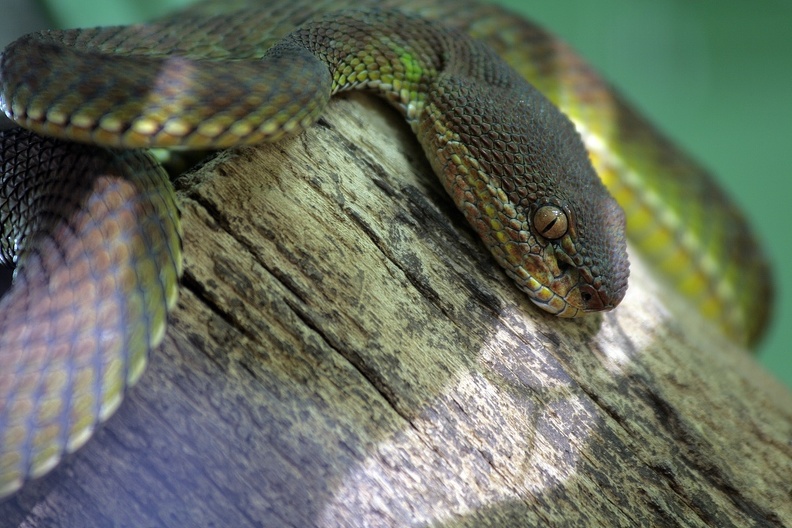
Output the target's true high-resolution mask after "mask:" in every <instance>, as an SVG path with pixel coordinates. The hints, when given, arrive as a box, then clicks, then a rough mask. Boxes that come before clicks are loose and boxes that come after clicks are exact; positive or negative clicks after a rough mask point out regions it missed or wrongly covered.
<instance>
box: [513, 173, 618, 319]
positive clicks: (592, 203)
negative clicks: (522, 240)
mask: <svg viewBox="0 0 792 528" xmlns="http://www.w3.org/2000/svg"><path fill="white" fill-rule="evenodd" d="M569 167H573V168H575V170H578V171H579V170H582V171H584V173H585V172H588V170H589V169H586V168H585V166H584V167H583V168H582V169H581V167H579V166H578V167H575V164H572V165H569ZM591 171H592V172H593V169H591ZM594 177H595V178H596V175H594ZM583 180H584V181H585V180H589V182H590V183H591V181H590V180H591V176H590V175H589V176H586V177H584V178H583ZM566 181H568V180H566ZM570 183H571V182H570ZM595 183H599V181H598V180H595ZM574 185H575V184H574V183H572V186H574ZM599 185H600V186H601V184H599ZM580 190H581V191H584V190H585V193H584V194H580V195H576V196H584V197H585V198H583V199H579V200H572V199H569V198H566V199H561V198H559V197H558V196H551V197H545V198H543V199H542V200H541V201H539V202H538V203H535V204H533V205H532V206H531V208H530V215H529V219H530V229H531V234H532V235H533V242H534V243H535V244H536V245H537V246H538V250H537V247H536V246H535V247H534V249H533V250H531V252H530V254H529V255H525V254H523V255H521V256H519V257H518V259H519V258H522V259H523V261H525V260H526V259H528V260H529V261H530V260H533V259H534V258H536V259H537V260H538V262H537V263H536V265H535V266H534V267H533V269H534V272H533V274H532V276H531V277H530V278H528V279H527V280H525V279H521V278H520V277H521V274H519V273H517V274H515V280H516V281H517V284H518V286H520V288H521V289H523V290H524V291H526V292H527V293H528V294H529V296H530V298H531V300H532V301H533V302H534V303H535V304H536V305H538V306H539V307H541V308H543V309H544V310H546V311H548V312H551V313H553V314H555V315H558V316H561V317H577V316H579V315H582V314H585V313H587V312H598V311H604V310H610V309H612V308H614V307H615V306H616V305H618V304H619V302H621V300H622V298H623V297H624V294H625V292H626V290H627V278H628V275H629V264H628V260H627V252H626V251H627V250H626V241H625V235H624V233H625V220H624V213H623V212H622V210H621V208H620V207H619V206H618V204H617V203H616V201H615V200H614V199H613V198H611V196H610V195H609V194H607V191H605V192H604V194H603V192H602V191H604V188H603V189H597V188H596V186H592V185H588V186H585V188H584V189H580ZM565 194H568V193H565ZM520 250H521V251H522V252H523V253H524V252H525V251H526V250H528V246H523V247H522V248H520ZM533 255H535V257H534V256H533ZM537 286H538V287H537Z"/></svg>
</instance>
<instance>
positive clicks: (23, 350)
mask: <svg viewBox="0 0 792 528" xmlns="http://www.w3.org/2000/svg"><path fill="white" fill-rule="evenodd" d="M351 89H367V90H369V91H372V92H374V93H377V94H379V95H380V96H382V97H383V98H384V99H386V100H387V101H389V102H390V103H391V104H392V105H394V106H395V107H396V108H397V109H398V110H399V111H400V112H401V113H402V115H403V116H404V118H405V119H406V121H407V122H408V123H409V125H410V127H411V128H412V130H413V132H414V133H415V135H416V137H417V138H418V141H419V142H420V144H421V145H422V147H423V149H424V152H425V153H426V155H427V158H428V159H429V161H430V164H431V166H432V169H433V171H434V172H435V174H436V175H437V176H438V177H439V178H440V181H441V182H442V184H443V186H444V188H445V189H446V191H447V192H448V194H449V196H450V197H451V199H452V200H453V201H454V203H455V204H456V205H457V207H458V208H459V209H460V210H461V211H462V213H463V215H464V216H465V218H466V219H467V221H468V222H469V223H470V225H471V226H472V228H473V229H474V230H475V232H476V233H477V234H478V235H479V237H480V238H481V240H482V242H483V245H484V246H485V247H486V248H487V249H489V251H490V252H491V253H492V255H493V258H494V259H495V261H496V262H497V263H498V264H500V266H501V267H502V268H503V269H504V271H505V273H506V274H507V275H508V276H509V277H511V278H512V279H513V280H514V282H515V283H516V285H517V287H518V288H519V289H520V290H522V291H524V292H525V293H526V294H527V295H528V297H529V298H530V299H531V301H533V303H534V304H536V305H537V306H539V307H540V308H542V309H543V310H545V311H548V312H550V313H552V314H555V315H558V316H561V317H577V316H580V315H583V314H585V313H589V312H598V311H603V310H610V309H612V308H614V307H615V306H617V305H618V304H619V302H620V301H621V300H622V298H623V297H624V294H625V291H626V289H627V279H628V275H629V265H628V260H627V253H626V237H627V236H629V237H630V238H631V240H632V241H633V243H634V244H635V245H636V247H637V248H638V249H639V250H640V251H642V252H643V253H644V255H645V256H646V257H647V259H648V260H649V261H650V262H652V263H653V264H654V265H655V267H656V268H657V269H659V270H660V271H662V272H663V273H665V275H666V277H667V279H668V282H669V284H670V285H671V286H673V287H675V288H676V289H677V290H679V291H682V292H683V293H685V294H686V295H688V297H689V298H690V299H691V302H692V303H694V304H695V305H696V306H697V307H698V308H699V310H700V311H701V312H702V313H703V314H704V315H705V316H706V317H708V318H709V319H711V320H713V321H714V322H715V323H716V324H719V325H720V326H721V328H722V329H723V331H724V332H726V333H727V334H729V335H731V336H732V337H734V338H735V339H738V340H740V341H743V342H745V343H753V342H755V341H756V340H758V338H759V336H760V335H761V334H762V332H763V329H764V327H765V326H766V321H767V319H768V314H769V305H770V298H771V294H770V292H771V291H772V290H771V283H770V272H769V267H768V265H767V263H766V259H765V258H764V256H763V255H764V253H763V251H762V250H761V248H760V247H759V246H758V244H757V242H756V241H755V237H753V235H752V232H751V230H750V228H749V227H748V225H747V222H746V221H745V219H744V218H743V216H742V214H741V213H740V212H739V211H738V210H737V209H736V207H735V206H734V205H733V204H732V202H731V201H730V200H729V198H728V197H726V196H725V195H724V194H723V193H722V191H720V190H719V189H718V188H717V187H716V186H715V184H714V181H713V180H712V178H711V177H710V176H709V175H708V174H707V173H706V171H704V170H703V169H701V168H700V167H699V166H698V165H697V164H696V163H695V162H694V161H693V160H691V159H690V158H689V157H687V156H686V155H685V154H684V153H682V152H680V151H679V150H677V149H676V148H675V147H674V146H673V145H672V144H671V143H670V142H669V141H668V140H667V139H666V138H664V137H663V136H662V135H660V134H659V133H658V132H656V131H655V130H654V129H653V128H652V127H651V126H650V125H649V124H648V123H646V122H645V121H644V120H643V119H642V118H641V117H640V116H639V115H638V114H637V113H635V112H634V111H633V110H632V109H631V108H630V107H629V105H627V104H626V103H625V102H624V101H623V100H622V99H621V98H620V96H619V95H618V94H617V93H616V92H615V91H614V90H612V88H611V87H610V86H608V85H607V83H605V82H604V81H602V80H601V79H600V78H599V77H598V76H597V75H596V74H595V73H594V72H593V71H591V69H590V68H588V67H587V66H586V65H585V63H584V62H582V61H581V59H579V58H578V57H577V55H575V54H574V53H573V52H572V51H571V50H570V49H569V48H568V47H567V46H565V45H564V44H563V43H562V42H560V41H558V40H557V39H555V38H554V37H552V36H551V35H549V34H547V33H546V32H544V31H543V30H541V29H540V28H538V27H536V26H535V25H533V24H531V23H530V22H528V21H525V20H522V19H520V18H518V17H516V16H514V15H512V14H511V13H509V12H507V11H504V10H502V9H499V8H496V7H494V6H488V5H482V4H478V3H476V2H474V1H463V2H452V1H449V0H431V1H427V0H420V1H418V0H382V1H374V0H360V1H357V2H346V1H343V0H315V1H311V2H308V1H307V0H292V1H288V2H287V1H285V0H273V1H270V2H266V1H263V0H224V1H219V0H206V1H203V2H199V3H197V4H195V5H194V6H192V7H190V8H188V9H186V10H185V11H183V12H181V13H177V14H174V15H171V16H168V17H165V18H163V19H161V20H158V21H154V22H152V23H150V24H146V25H136V26H126V27H108V28H94V29H84V30H66V31H48V32H41V33H36V34H33V35H29V36H25V37H22V38H21V39H19V40H17V41H16V42H14V43H12V44H11V45H9V46H8V47H7V48H6V49H5V50H4V51H3V53H2V55H1V56H0V109H1V110H2V111H3V113H5V114H6V115H7V116H8V117H9V118H11V119H12V120H14V121H15V122H16V123H17V124H18V125H20V126H21V127H22V128H15V129H12V130H9V131H2V132H0V166H2V172H1V173H0V223H2V226H3V236H2V238H1V239H0V260H1V261H2V262H4V263H6V264H11V265H14V266H16V270H15V279H14V284H13V286H12V288H11V290H10V291H9V292H8V293H7V294H6V295H5V296H4V297H3V298H2V299H0V498H2V497H3V496H8V495H10V494H11V493H13V492H15V491H16V490H18V489H19V488H20V487H22V485H23V484H24V483H25V482H26V481H28V480H29V479H32V478H35V477H38V476H41V475H43V474H45V473H47V472H48V471H49V470H50V469H52V468H53V467H54V466H55V465H56V464H57V463H58V462H59V460H60V459H61V457H62V456H63V454H65V453H68V452H72V451H74V450H76V449H78V448H79V447H80V446H82V445H83V444H84V443H85V442H86V441H87V440H88V438H89V437H90V436H91V435H92V433H93V431H94V430H95V428H96V426H97V424H99V423H101V422H102V421H104V420H105V419H106V418H107V417H108V416H110V415H111V414H112V413H113V412H114V411H115V409H117V407H118V405H119V404H120V402H121V400H122V398H123V395H124V392H125V390H126V389H127V388H128V387H129V386H131V385H132V384H134V383H135V382H136V380H137V379H138V378H139V377H140V375H141V374H142V372H143V370H144V368H145V365H146V362H147V359H148V357H149V354H150V353H151V351H152V349H153V348H155V347H156V346H158V344H159V343H160V342H161V341H162V338H163V336H164V332H165V326H166V319H167V314H168V311H169V310H170V309H171V308H172V307H173V306H174V304H175V300H176V296H177V289H178V281H179V277H180V275H181V271H182V256H181V226H180V223H179V213H178V207H177V203H176V198H175V196H174V193H173V189H172V187H171V184H170V182H169V181H168V178H167V175H166V174H165V172H164V170H163V169H162V168H161V167H160V166H159V164H158V163H157V162H156V161H155V160H154V159H153V158H152V157H151V156H150V155H149V154H147V153H146V151H144V150H137V149H145V148H149V147H170V148H182V149H207V148H226V147H233V146H237V145H245V144H256V143H261V142H264V141H277V140H278V139H280V138H282V137H283V136H285V135H287V134H295V133H299V132H300V131H302V130H304V129H305V128H307V127H309V126H311V125H312V124H313V123H314V122H315V121H316V120H317V119H318V118H319V116H320V115H321V113H322V111H323V110H324V108H325V107H326V105H327V103H328V101H329V100H330V98H331V96H332V95H333V94H335V93H338V92H341V91H345V90H351ZM556 105H559V106H560V107H561V108H560V109H559V106H556ZM606 187H607V188H606ZM625 212H626V215H625ZM736 247H739V248H741V249H742V251H734V250H733V249H734V248H736Z"/></svg>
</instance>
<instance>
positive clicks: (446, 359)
mask: <svg viewBox="0 0 792 528" xmlns="http://www.w3.org/2000/svg"><path fill="white" fill-rule="evenodd" d="M177 188H178V189H179V193H180V197H181V204H182V208H183V222H184V230H185V254H186V273H185V276H184V279H183V281H182V283H183V287H182V290H181V297H180V301H179V305H178V307H177V309H176V311H175V312H174V314H173V316H172V318H171V324H170V326H169V329H168V335H167V338H166V342H165V344H164V346H163V347H161V350H159V351H157V353H155V354H154V355H153V357H152V358H151V362H150V365H149V367H148V369H147V371H146V373H145V374H144V376H143V377H142V379H141V381H140V382H139V384H138V385H137V386H136V387H135V388H133V389H132V390H130V391H129V393H128V396H127V398H126V401H125V402H124V403H123V404H122V406H121V408H120V410H119V411H118V413H117V414H116V415H115V416H113V417H112V418H111V419H110V420H109V421H108V423H107V424H106V425H105V426H104V427H103V428H101V429H100V430H99V432H98V433H97V434H96V436H95V438H93V439H92V440H91V441H90V442H89V443H88V445H87V446H86V447H85V448H83V449H82V450H80V451H79V452H77V453H76V454H74V455H72V456H70V457H68V458H67V459H66V461H65V462H64V463H63V464H62V465H61V466H59V467H58V468H57V469H56V470H55V471H53V472H52V473H51V474H50V475H48V476H46V477H45V478H43V479H40V480H38V481H36V482H33V483H31V484H29V485H28V486H26V487H25V488H24V489H23V490H22V492H20V493H18V494H17V495H15V496H13V497H12V498H11V499H9V500H7V501H6V502H5V503H3V504H0V520H2V521H3V526H30V527H36V526H82V527H85V526H178V527H184V526H235V527H247V526H300V527H307V526H322V527H328V526H389V527H390V526H455V527H459V526H533V525H553V526H560V525H564V526H566V525H569V526H637V525H645V526H718V527H723V526H783V525H787V524H788V523H792V394H790V392H789V391H788V390H787V389H785V388H784V387H782V386H781V385H780V384H779V383H777V382H776V381H775V380H774V379H772V378H771V377H770V376H768V375H767V373H765V372H764V371H762V369H761V368H760V367H759V366H758V365H757V363H756V362H755V360H754V359H753V358H752V357H751V356H750V355H748V354H746V352H745V351H744V350H741V349H740V348H738V347H736V346H734V345H733V344H732V343H730V342H728V340H726V339H725V338H723V337H722V336H721V335H720V334H718V332H717V330H715V329H713V328H712V327H710V326H709V325H708V324H707V323H705V322H703V321H702V320H701V319H699V318H698V316H697V315H696V314H694V313H691V312H690V309H689V308H688V306H687V305H686V303H685V302H684V301H682V300H680V299H677V298H675V297H674V296H673V294H671V293H668V290H666V288H665V287H664V286H663V284H662V283H660V282H658V281H657V279H655V278H654V277H653V276H652V275H651V274H650V273H649V272H648V271H647V269H646V267H645V266H644V264H643V263H642V261H641V259H640V257H639V256H637V255H632V256H631V258H632V276H631V284H630V289H629V292H628V294H627V297H626V299H625V301H624V303H623V304H622V305H621V306H620V307H619V308H618V309H616V310H615V311H613V312H610V313H607V314H602V315H593V316H589V317H586V318H583V319H578V320H562V319H558V318H555V317H552V316H549V315H547V314H545V313H544V312H541V311H540V310H538V309H537V308H535V307H534V306H533V305H532V304H531V303H530V302H529V301H528V299H527V298H526V297H525V295H524V294H522V293H521V292H520V291H519V290H517V288H516V287H514V286H513V284H512V283H511V281H510V280H509V279H508V278H507V277H506V276H505V275H504V274H503V272H502V271H501V270H500V269H499V268H498V267H497V265H496V264H495V263H494V261H493V260H492V258H491V257H490V256H489V254H488V253H487V252H486V250H485V249H484V248H483V247H482V245H481V244H480V243H479V241H478V240H477V239H476V238H475V234H474V233H473V232H472V230H471V229H470V228H469V227H468V226H467V225H466V223H465V222H464V219H463V218H462V216H461V214H460V213H458V212H457V211H456V209H455V208H454V206H453V204H452V202H451V200H450V199H449V198H448V197H447V196H446V195H445V193H444V191H443V190H442V188H441V186H440V184H439V182H438V181H437V180H436V178H434V176H432V174H431V170H430V168H429V166H428V164H427V162H426V161H425V159H424V157H423V154H422V153H421V151H420V147H419V146H418V145H417V143H416V141H415V139H414V138H413V136H412V134H411V133H410V131H409V130H408V128H407V126H406V125H405V124H404V123H403V122H402V120H401V119H400V118H399V116H398V115H396V113H395V112H394V111H392V110H390V109H388V108H386V107H385V105H384V104H381V103H380V102H379V101H375V100H372V99H370V98H368V97H366V96H365V95H362V94H356V95H353V96H349V97H342V98H339V99H337V100H336V101H334V103H333V104H332V105H331V109H330V111H329V112H328V114H327V116H326V117H325V118H324V119H323V120H322V121H321V122H320V123H319V125H318V126H315V127H313V128H312V129H311V130H309V131H308V132H307V133H304V134H302V135H300V136H298V137H296V138H292V139H288V140H285V141H282V142H280V143H277V144H275V145H270V146H264V147H261V148H244V149H239V150H236V151H229V152H226V153H223V154H220V155H219V156H218V157H217V158H216V159H214V160H212V161H210V162H208V163H207V164H205V166H203V167H202V168H201V169H200V170H197V171H196V172H192V173H190V174H188V175H186V176H183V177H181V178H180V179H179V180H178V181H177Z"/></svg>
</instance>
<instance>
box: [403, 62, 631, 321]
mask: <svg viewBox="0 0 792 528" xmlns="http://www.w3.org/2000/svg"><path fill="white" fill-rule="evenodd" d="M494 60H495V59H494V58H493V61H494ZM501 71H503V72H506V73H505V75H506V79H504V80H502V82H499V83H495V85H494V86H493V85H486V84H485V83H474V82H468V80H467V79H466V78H464V77H462V76H459V77H454V76H448V77H446V78H444V79H443V80H442V81H443V83H444V84H442V85H441V86H440V87H439V88H438V89H437V94H439V95H438V96H437V97H436V98H433V99H431V100H430V104H429V105H427V113H426V116H425V118H424V120H423V122H422V123H421V125H420V126H419V127H418V131H419V137H420V138H421V141H422V143H423V144H424V150H425V151H426V152H427V154H428V156H429V159H430V161H431V162H432V165H433V167H434V169H435V172H436V173H437V174H438V175H441V180H442V181H443V185H444V186H445V188H446V190H447V191H448V193H449V194H450V195H451V196H452V197H453V199H454V201H455V202H456V204H457V207H459V208H460V210H462V212H463V213H464V215H465V217H466V218H467V220H468V222H469V223H470V224H471V225H472V226H473V227H474V229H475V230H476V231H477V232H478V234H479V236H480V237H481V239H482V240H483V242H484V244H485V245H486V246H487V247H488V248H489V250H490V252H491V253H492V255H493V256H494V257H495V260H496V261H497V262H498V263H499V264H500V265H501V266H502V267H503V268H504V270H505V271H506V274H507V275H509V276H510V277H511V278H512V279H514V280H515V282H516V283H517V286H518V287H519V288H520V289H522V290H523V291H525V292H526V293H527V294H528V296H529V297H530V299H531V300H532V301H533V302H534V303H535V304H536V305H538V306H539V307H541V308H543V309H544V310H546V311H548V312H550V313H553V314H555V315H559V316H561V317H576V316H579V315H582V314H584V313H587V312H596V311H602V310H610V309H612V308H614V307H615V306H616V305H617V304H619V302H620V301H621V300H622V298H623V297H624V294H625V292H626V290H627V277H628V275H629V261H628V258H627V247H626V241H625V219H624V213H623V212H622V210H621V208H620V207H619V205H618V204H617V203H616V201H615V200H614V199H613V197H611V195H610V194H609V193H608V191H607V189H606V188H605V186H604V185H603V184H602V182H601V181H600V179H599V177H598V176H597V174H596V172H595V171H594V168H593V167H592V165H591V162H590V160H589V156H588V152H587V150H586V148H585V146H584V145H583V141H582V139H581V138H580V135H579V134H578V133H577V131H576V130H575V127H574V125H573V124H572V122H571V121H570V120H569V119H568V118H567V117H566V116H565V115H564V114H563V113H562V112H561V111H560V110H559V109H558V108H556V107H555V106H554V105H553V104H552V103H551V102H550V101H548V100H547V99H546V98H545V97H544V96H543V95H541V94H540V93H539V92H538V91H537V90H536V89H535V88H534V87H533V86H531V85H529V84H528V83H527V82H525V81H524V80H522V79H521V78H519V79H518V78H516V77H515V76H512V75H511V74H510V73H509V72H510V70H501ZM515 75H516V74H515Z"/></svg>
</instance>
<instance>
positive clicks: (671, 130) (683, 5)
mask: <svg viewBox="0 0 792 528" xmlns="http://www.w3.org/2000/svg"><path fill="white" fill-rule="evenodd" d="M189 3H190V0H51V1H49V2H47V1H44V0H41V1H38V2H35V1H32V0H0V13H2V18H0V47H1V46H4V45H5V44H6V43H8V42H9V41H10V40H12V39H13V38H15V37H17V36H19V35H22V34H24V33H26V32H29V31H33V30H35V29H41V28H46V27H78V26H94V25H109V24H124V23H129V22H136V21H142V20H145V19H147V18H152V17H154V16H157V15H158V14H162V13H164V12H167V11H168V10H169V9H172V8H173V7H174V6H179V5H186V4H189ZM499 3H501V4H504V5H509V6H510V7H511V8H512V9H513V10H515V11H519V12H520V13H522V14H524V15H525V16H527V17H530V18H532V19H534V20H536V21H538V22H540V23H542V24H543V25H544V26H545V27H547V28H548V29H550V30H552V31H553V32H554V33H556V34H557V35H559V36H561V37H562V38H563V39H565V40H566V41H567V42H569V43H571V44H572V45H573V46H574V47H575V48H576V49H577V50H578V51H579V52H581V54H582V55H583V56H585V57H586V58H587V59H588V60H589V61H590V62H591V63H592V64H593V65H594V66H595V67H596V68H597V69H598V70H599V71H600V72H602V73H603V74H604V75H605V77H606V78H608V79H609V80H610V81H611V82H613V83H614V84H615V85H616V86H617V87H619V89H620V90H621V92H622V93H623V94H625V95H626V96H627V97H628V98H629V99H630V100H631V101H632V102H633V103H635V104H636V106H637V107H638V108H639V109H641V110H642V112H643V113H644V114H646V115H647V116H648V117H650V118H651V120H652V121H653V122H654V123H656V124H657V125H658V126H659V128H660V129H662V130H664V131H665V132H666V133H667V134H668V135H670V137H672V138H674V139H675V140H676V142H677V143H678V144H680V145H682V146H684V148H685V149H687V150H688V151H689V152H691V153H692V154H694V156H695V157H696V158H698V159H699V160H700V161H701V162H703V163H704V165H705V166H707V167H709V168H710V169H712V170H713V172H714V173H715V174H716V175H717V176H718V177H719V178H720V179H721V181H722V183H723V185H724V187H726V188H727V189H728V190H729V192H730V194H731V195H732V196H733V197H734V198H735V199H736V200H737V202H738V203H739V204H741V206H742V207H743V208H744V209H745V211H747V213H748V216H749V217H750V218H751V220H752V222H753V225H754V227H755V228H756V231H757V232H758V233H759V234H760V235H761V236H762V238H763V239H764V241H765V244H766V246H767V248H768V250H769V252H770V257H771V259H772V262H773V265H774V270H775V279H776V284H777V296H776V302H775V316H774V319H773V323H772V326H771V328H770V331H769V333H768V335H767V336H766V337H765V339H764V341H763V342H762V344H761V347H760V349H759V359H760V361H761V363H762V364H763V365H764V366H765V367H766V368H767V369H768V370H769V371H771V372H772V373H773V374H774V375H775V376H776V377H778V378H779V379H781V380H782V381H783V382H784V383H786V384H787V386H789V387H792V353H790V345H789V343H790V342H792V293H790V288H792V284H791V283H790V280H791V277H790V274H786V273H785V268H786V265H788V263H789V262H790V261H792V235H790V233H788V232H787V230H786V228H787V227H789V226H790V225H791V224H792V222H791V220H792V181H791V180H792V179H791V178H790V177H791V176H792V156H790V151H792V144H791V143H792V141H791V140H792V132H790V127H789V123H792V96H791V94H792V68H790V61H792V31H790V27H789V25H790V21H792V2H789V1H788V0H764V1H763V2H760V3H756V2H744V1H742V0H717V1H716V0H700V1H697V2H690V1H689V0H653V1H651V2H650V1H646V0H643V1H641V0H638V1H627V0H598V1H597V2H591V1H590V0H554V1H553V2H549V1H541V0H522V1H516V0H513V1H508V0H503V1H501V2H499Z"/></svg>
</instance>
